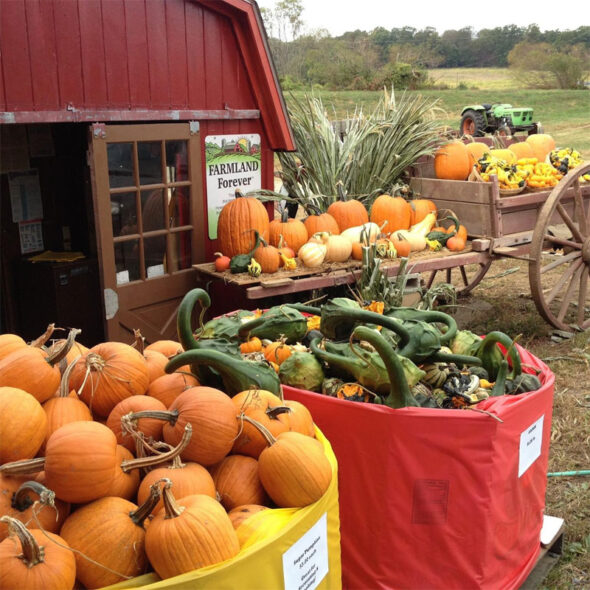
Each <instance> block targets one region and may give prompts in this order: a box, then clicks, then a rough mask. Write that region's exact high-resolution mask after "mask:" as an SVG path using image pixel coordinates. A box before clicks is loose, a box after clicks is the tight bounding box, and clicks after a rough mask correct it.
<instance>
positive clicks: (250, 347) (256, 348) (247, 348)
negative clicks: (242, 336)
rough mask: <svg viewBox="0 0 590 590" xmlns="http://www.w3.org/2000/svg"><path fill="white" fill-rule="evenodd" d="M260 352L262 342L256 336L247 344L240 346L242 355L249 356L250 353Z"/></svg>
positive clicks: (243, 343)
mask: <svg viewBox="0 0 590 590" xmlns="http://www.w3.org/2000/svg"><path fill="white" fill-rule="evenodd" d="M261 350H262V340H260V338H258V337H257V336H254V337H253V338H250V339H249V340H248V341H247V342H242V343H241V344H240V352H241V353H242V354H250V353H251V352H260V351H261Z"/></svg>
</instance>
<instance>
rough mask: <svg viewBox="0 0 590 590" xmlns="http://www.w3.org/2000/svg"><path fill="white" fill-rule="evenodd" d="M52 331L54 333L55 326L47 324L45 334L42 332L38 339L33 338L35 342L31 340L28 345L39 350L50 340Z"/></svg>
mask: <svg viewBox="0 0 590 590" xmlns="http://www.w3.org/2000/svg"><path fill="white" fill-rule="evenodd" d="M54 331H55V324H49V325H48V326H47V330H45V332H43V334H41V336H39V337H38V338H35V340H33V341H32V342H31V344H30V345H31V346H33V347H34V348H41V347H42V346H43V345H44V344H45V343H46V342H47V341H48V340H49V339H50V338H51V336H52V335H53V332H54Z"/></svg>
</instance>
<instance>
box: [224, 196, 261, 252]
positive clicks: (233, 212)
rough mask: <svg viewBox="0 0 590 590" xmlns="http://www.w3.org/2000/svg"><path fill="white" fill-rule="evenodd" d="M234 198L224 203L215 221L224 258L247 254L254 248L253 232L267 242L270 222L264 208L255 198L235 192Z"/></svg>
mask: <svg viewBox="0 0 590 590" xmlns="http://www.w3.org/2000/svg"><path fill="white" fill-rule="evenodd" d="M235 195H236V198H235V199H234V200H233V201H229V202H228V203H226V204H225V205H224V206H223V208H222V209H221V212H220V213H219V219H218V220H217V238H218V240H219V244H220V246H221V249H222V250H223V251H224V252H225V255H226V256H229V257H230V258H233V257H234V256H235V255H236V254H247V253H248V252H251V251H252V249H253V248H254V244H255V237H254V230H256V231H258V233H259V234H260V236H261V237H262V238H264V239H265V240H268V228H269V225H270V221H269V219H268V213H267V211H266V207H265V206H264V205H263V204H262V203H261V202H260V201H259V200H258V199H256V198H255V197H245V196H244V195H243V194H242V193H241V192H240V191H239V190H236V193H235Z"/></svg>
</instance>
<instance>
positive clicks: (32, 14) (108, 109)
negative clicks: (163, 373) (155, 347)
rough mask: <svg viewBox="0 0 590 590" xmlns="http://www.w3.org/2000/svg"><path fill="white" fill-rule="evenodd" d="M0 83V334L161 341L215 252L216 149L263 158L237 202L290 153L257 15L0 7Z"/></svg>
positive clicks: (120, 6)
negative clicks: (42, 257)
mask: <svg viewBox="0 0 590 590" xmlns="http://www.w3.org/2000/svg"><path fill="white" fill-rule="evenodd" d="M0 71H1V77H0V133H1V136H0V140H1V142H0V146H1V151H0V190H1V191H2V195H3V198H2V208H1V210H0V226H1V229H2V233H1V244H0V245H1V251H2V259H1V272H2V284H1V288H2V290H1V300H2V316H1V325H0V331H2V332H17V333H19V334H21V335H23V336H24V337H26V338H29V339H30V338H33V337H35V336H37V335H38V334H39V333H41V332H42V331H43V330H44V329H45V327H46V325H47V323H48V322H50V321H54V322H56V324H57V325H58V326H61V327H67V326H75V327H81V328H82V330H83V333H82V335H81V336H80V341H81V342H83V343H85V344H88V345H92V344H94V343H95V342H97V341H99V340H101V339H106V338H108V339H117V340H123V341H127V342H129V341H130V340H131V339H132V330H133V329H135V328H139V329H140V330H141V332H142V334H143V335H144V336H145V337H146V338H147V339H148V341H154V340H156V339H158V338H170V337H173V336H174V334H175V312H176V309H177V306H178V302H179V300H180V298H181V297H182V296H183V295H184V294H185V293H186V292H187V291H188V290H189V289H191V288H193V287H195V286H197V283H196V278H195V273H194V270H193V269H192V265H193V264H195V263H199V262H204V261H207V260H211V259H212V256H213V252H215V251H216V250H218V249H219V245H218V244H217V243H216V240H215V236H216V233H215V232H216V214H217V212H218V211H219V208H220V206H221V204H222V202H223V201H222V199H223V198H227V195H226V196H225V197H224V195H222V194H217V193H216V192H214V191H213V190H212V189H211V186H212V185H209V190H208V184H207V167H206V162H207V159H208V158H209V157H214V155H215V152H216V148H215V146H218V147H220V146H221V145H222V144H223V143H227V144H228V145H230V144H233V145H235V146H238V145H239V144H238V142H240V143H243V144H244V145H248V146H250V145H257V146H259V149H258V150H255V151H251V150H249V149H239V150H236V152H240V153H239V157H245V158H250V159H252V158H256V162H258V163H257V164H255V165H252V164H251V165H250V166H248V168H249V169H252V168H255V169H256V170H257V173H256V174H257V176H256V177H255V178H253V179H252V178H250V179H246V180H245V181H244V182H245V185H244V192H246V191H248V190H249V189H250V187H252V186H254V188H256V185H258V186H260V187H261V188H272V187H273V153H274V151H276V150H293V149H294V143H293V137H292V133H291V129H290V126H289V121H288V117H287V113H286V108H285V104H284V100H283V96H282V93H281V89H280V86H279V84H278V80H277V76H276V73H275V70H274V67H273V64H272V60H271V57H270V53H269V49H268V44H267V39H266V36H265V32H264V28H263V25H262V21H261V18H260V13H259V10H258V6H257V4H256V2H255V1H254V0H1V11H0ZM216 142H217V143H216ZM210 148H212V149H210ZM221 151H222V150H221V147H220V152H221ZM225 157H226V158H227V157H238V156H235V155H234V156H227V155H226V156H225ZM223 184H229V183H222V182H220V183H219V186H220V187H221V186H222V185H223ZM233 184H235V183H233ZM233 184H232V186H233ZM247 185H249V186H247ZM232 190H233V189H232ZM48 250H49V251H52V252H57V253H58V254H57V256H56V257H57V258H62V259H63V258H64V257H65V258H66V261H60V262H52V261H45V262H35V263H33V262H31V261H30V260H29V259H30V258H31V256H33V255H35V254H39V253H40V252H45V251H48ZM72 251H73V252H82V253H83V255H84V258H82V259H79V260H67V259H68V258H70V257H71V258H73V256H70V254H68V252H72Z"/></svg>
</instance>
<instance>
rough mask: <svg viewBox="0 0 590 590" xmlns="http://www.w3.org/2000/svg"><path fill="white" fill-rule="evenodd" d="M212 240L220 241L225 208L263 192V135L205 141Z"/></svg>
mask: <svg viewBox="0 0 590 590" xmlns="http://www.w3.org/2000/svg"><path fill="white" fill-rule="evenodd" d="M205 154H206V155H205V162H206V165H205V168H206V176H207V218H208V226H209V238H210V239H211V240H214V239H216V238H217V219H218V217H219V213H220V211H221V209H222V207H223V206H224V205H225V204H226V203H227V202H228V201H231V200H232V199H233V198H234V196H235V191H236V189H238V190H241V191H242V192H244V193H246V192H248V191H252V190H256V189H260V187H261V174H260V135H258V134H250V135H208V136H207V137H206V138H205Z"/></svg>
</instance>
